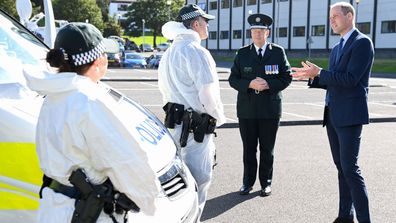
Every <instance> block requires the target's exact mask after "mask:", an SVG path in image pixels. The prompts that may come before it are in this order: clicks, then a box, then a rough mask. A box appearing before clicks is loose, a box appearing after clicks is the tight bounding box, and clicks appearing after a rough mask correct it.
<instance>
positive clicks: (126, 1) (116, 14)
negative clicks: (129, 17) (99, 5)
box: [109, 0, 137, 23]
mask: <svg viewBox="0 0 396 223" xmlns="http://www.w3.org/2000/svg"><path fill="white" fill-rule="evenodd" d="M135 1H137V0H110V5H109V16H110V17H113V18H115V19H116V20H118V22H119V23H121V21H123V20H126V17H125V16H124V15H125V13H127V9H128V6H130V5H131V3H132V2H135Z"/></svg>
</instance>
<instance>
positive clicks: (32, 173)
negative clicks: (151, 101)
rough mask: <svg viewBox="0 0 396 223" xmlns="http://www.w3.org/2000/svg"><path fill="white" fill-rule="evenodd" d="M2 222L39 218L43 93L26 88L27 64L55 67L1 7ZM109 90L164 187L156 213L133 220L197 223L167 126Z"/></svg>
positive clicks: (189, 183) (194, 200) (186, 175)
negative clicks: (38, 144)
mask: <svg viewBox="0 0 396 223" xmlns="http://www.w3.org/2000/svg"><path fill="white" fill-rule="evenodd" d="M0 24H1V26H0V222H13V223H18V222H35V220H36V211H37V209H38V201H39V197H38V191H39V188H40V185H41V183H42V176H43V173H42V172H41V170H40V168H39V162H38V158H37V155H36V151H35V143H34V142H35V129H36V124H37V118H38V115H39V111H40V107H41V105H42V103H43V98H44V96H43V95H40V94H38V93H37V92H34V91H32V90H30V89H29V88H28V87H27V86H26V81H25V79H24V77H23V73H22V70H23V68H24V67H25V65H29V66H35V67H38V68H40V69H47V70H49V69H51V68H50V67H49V65H48V64H47V63H46V62H45V57H46V53H47V51H48V48H47V46H46V45H45V44H44V43H43V42H42V41H41V40H40V39H39V38H37V37H36V36H34V35H33V34H32V33H30V32H29V31H28V30H27V29H26V28H25V27H24V26H22V25H21V24H20V23H19V22H18V21H16V20H15V19H13V18H11V17H10V16H8V15H7V14H6V13H5V12H4V11H2V10H1V9H0ZM108 93H109V94H111V95H112V96H113V97H114V98H115V99H116V100H118V101H119V103H120V104H122V107H123V109H125V112H129V113H132V114H134V120H133V121H132V123H130V124H131V125H132V126H134V127H135V129H136V131H135V137H136V138H137V141H141V142H142V145H143V144H144V145H146V146H145V147H144V148H147V152H148V155H149V162H150V164H151V166H152V168H153V169H154V170H155V171H156V172H157V176H158V178H159V180H160V182H161V185H162V189H163V190H162V194H160V195H159V198H158V201H159V202H158V210H157V212H156V213H155V215H154V216H146V215H144V214H143V213H141V212H139V213H130V214H129V219H130V220H131V221H132V222H144V223H148V222H186V223H187V222H197V221H198V219H197V216H198V197H197V189H196V185H195V181H194V179H193V177H192V175H191V173H190V171H189V170H188V168H187V166H186V165H185V164H184V163H183V162H182V161H181V160H180V158H179V156H178V154H177V147H176V145H175V143H174V141H173V139H172V137H171V136H170V134H169V133H168V131H167V129H166V128H165V127H164V126H163V124H162V123H161V122H160V121H159V120H158V119H157V118H156V117H155V116H154V115H153V114H152V113H151V112H150V111H148V110H147V109H145V108H144V107H143V106H141V105H139V104H138V103H136V102H135V101H133V100H132V99H130V98H127V97H126V96H124V95H123V94H121V93H120V92H118V91H116V90H115V89H112V88H111V87H108Z"/></svg>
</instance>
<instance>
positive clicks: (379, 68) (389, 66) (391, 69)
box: [122, 36, 396, 74]
mask: <svg viewBox="0 0 396 223" xmlns="http://www.w3.org/2000/svg"><path fill="white" fill-rule="evenodd" d="M122 38H129V40H131V41H134V42H135V43H136V44H137V45H140V44H141V43H143V37H142V36H140V37H130V36H122ZM153 39H154V37H153V36H145V37H144V42H145V43H148V44H151V45H154V43H153ZM165 42H167V39H166V38H165V37H163V36H157V41H156V43H157V44H160V43H165ZM214 58H215V60H216V61H229V62H232V61H233V60H234V57H233V56H232V57H227V56H214ZM288 59H289V62H290V65H291V66H293V67H300V66H301V61H304V60H306V58H290V57H289V58H288ZM310 61H311V62H313V63H315V64H317V65H318V66H320V67H323V68H327V67H328V59H327V58H313V59H311V60H310ZM372 72H374V73H394V74H396V63H395V59H375V60H374V65H373V69H372Z"/></svg>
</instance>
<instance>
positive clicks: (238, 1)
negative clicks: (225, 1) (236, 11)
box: [232, 0, 242, 8]
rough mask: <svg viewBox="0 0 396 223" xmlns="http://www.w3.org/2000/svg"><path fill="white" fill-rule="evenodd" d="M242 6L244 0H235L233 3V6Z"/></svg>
mask: <svg viewBox="0 0 396 223" xmlns="http://www.w3.org/2000/svg"><path fill="white" fill-rule="evenodd" d="M241 6H242V0H234V3H233V4H232V7H234V8H236V7H241Z"/></svg>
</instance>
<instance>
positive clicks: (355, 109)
mask: <svg viewBox="0 0 396 223" xmlns="http://www.w3.org/2000/svg"><path fill="white" fill-rule="evenodd" d="M337 49H338V44H337V45H336V46H334V48H333V50H332V52H331V54H330V60H329V69H328V70H325V69H323V70H322V71H321V72H320V77H318V78H315V79H314V81H313V82H312V83H311V84H310V86H311V87H324V88H326V89H327V94H328V97H329V99H330V100H329V107H330V109H329V115H331V117H332V122H333V124H334V126H335V127H343V126H351V125H362V124H368V123H369V113H368V103H367V101H368V90H369V89H368V85H369V77H370V75H371V67H372V65H373V61H374V47H373V43H372V41H371V40H370V38H369V37H367V36H366V35H364V34H362V33H361V32H359V31H358V30H355V31H354V32H353V33H352V34H351V36H350V37H349V38H348V40H347V42H346V43H345V45H344V48H343V50H342V54H341V57H340V59H339V61H338V62H336V56H337V55H336V54H337Z"/></svg>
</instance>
